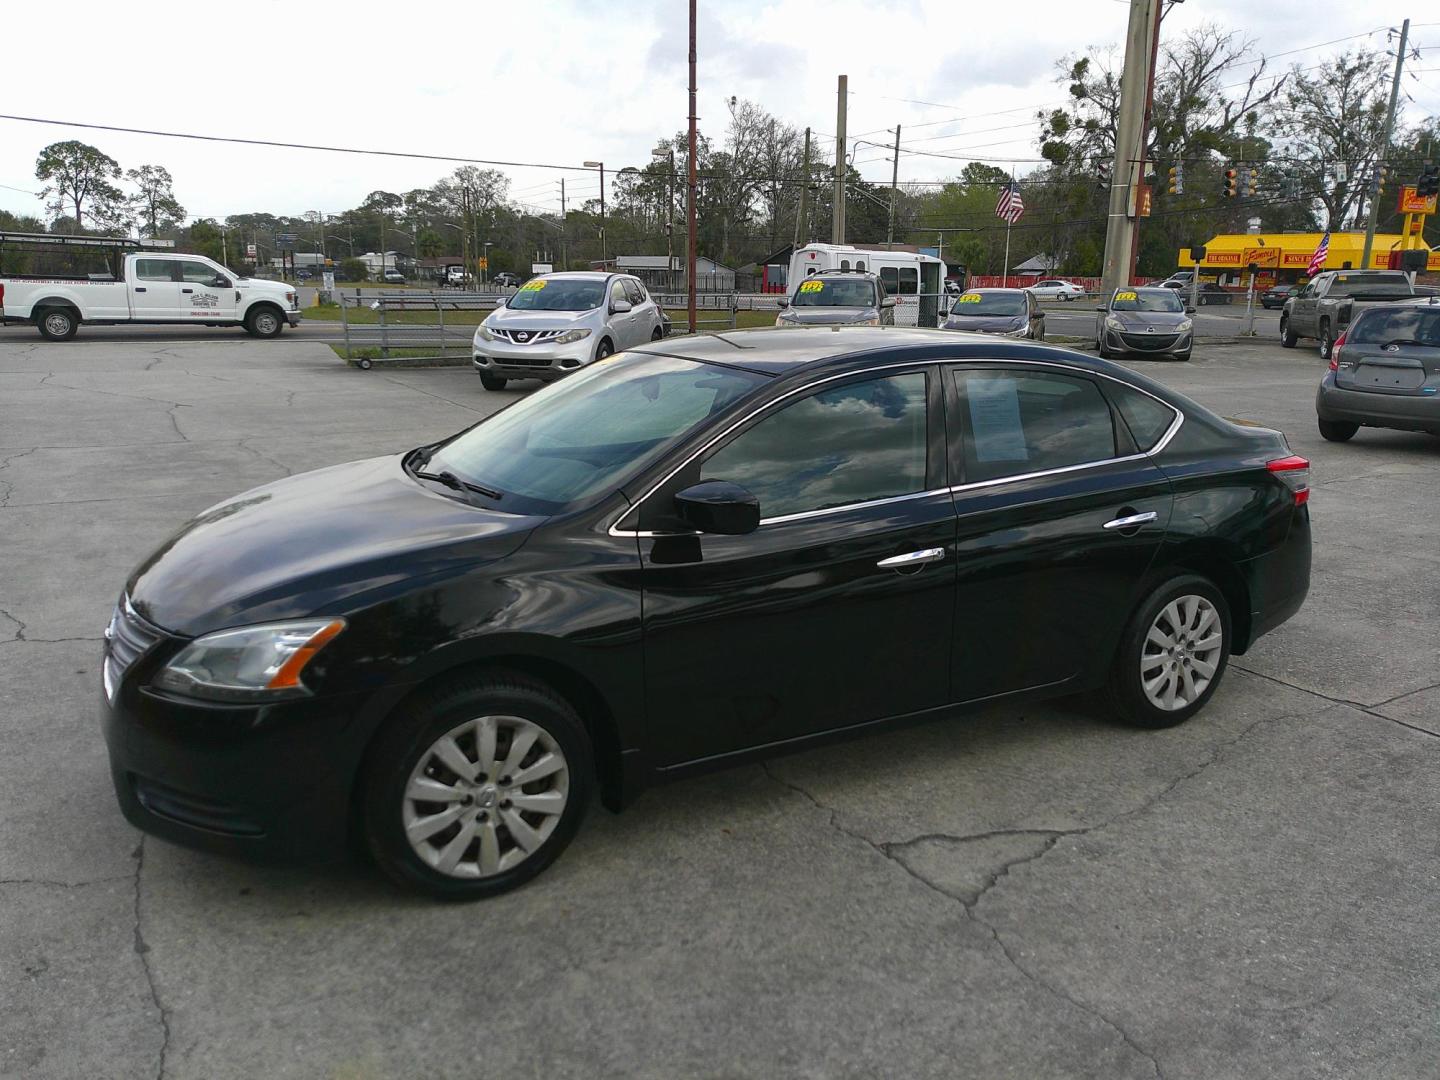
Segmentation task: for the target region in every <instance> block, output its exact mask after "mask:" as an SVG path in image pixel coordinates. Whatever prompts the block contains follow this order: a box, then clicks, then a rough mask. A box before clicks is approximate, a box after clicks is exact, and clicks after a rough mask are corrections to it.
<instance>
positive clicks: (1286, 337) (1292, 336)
mask: <svg viewBox="0 0 1440 1080" xmlns="http://www.w3.org/2000/svg"><path fill="white" fill-rule="evenodd" d="M1299 340H1300V335H1299V334H1296V333H1293V332H1291V330H1290V319H1289V318H1288V317H1287V316H1285V315H1281V316H1280V347H1281V348H1282V349H1293V348H1295V343H1296V342H1298V341H1299Z"/></svg>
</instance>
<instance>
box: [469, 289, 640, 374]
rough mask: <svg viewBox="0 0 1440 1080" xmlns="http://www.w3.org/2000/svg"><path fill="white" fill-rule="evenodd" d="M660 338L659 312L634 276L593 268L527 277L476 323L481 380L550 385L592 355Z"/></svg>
mask: <svg viewBox="0 0 1440 1080" xmlns="http://www.w3.org/2000/svg"><path fill="white" fill-rule="evenodd" d="M664 336H665V323H664V319H663V318H662V312H661V310H660V307H659V305H658V304H656V303H655V300H654V299H653V298H652V297H651V296H650V294H649V292H647V291H646V289H645V286H644V285H642V284H641V283H640V280H639V279H638V278H633V277H630V276H629V275H628V274H606V273H601V272H597V271H577V272H561V273H557V274H544V275H542V276H540V277H536V278H531V279H530V280H529V281H527V282H525V284H524V285H522V286H520V288H519V290H518V291H516V293H515V294H514V295H513V296H508V297H505V302H504V304H503V305H502V306H501V307H498V308H496V309H495V310H494V311H492V312H491V313H490V314H489V315H487V316H486V317H485V320H484V321H483V322H482V323H481V324H480V325H479V326H478V327H476V328H475V340H474V346H473V350H472V353H473V357H474V364H475V370H476V372H478V373H479V375H480V384H481V385H482V386H484V387H485V389H486V390H503V389H505V385H506V383H508V382H509V381H510V380H511V379H539V380H540V381H541V382H553V381H554V380H555V379H559V378H563V377H564V376H566V375H569V374H570V373H571V372H572V371H575V370H576V369H578V368H581V367H584V366H585V365H586V364H588V363H590V362H591V361H594V360H603V359H604V358H605V357H607V356H609V355H610V354H611V353H614V352H619V351H620V350H622V349H629V348H631V347H633V346H635V345H640V344H642V343H644V342H646V341H655V340H658V339H659V338H662V337H664Z"/></svg>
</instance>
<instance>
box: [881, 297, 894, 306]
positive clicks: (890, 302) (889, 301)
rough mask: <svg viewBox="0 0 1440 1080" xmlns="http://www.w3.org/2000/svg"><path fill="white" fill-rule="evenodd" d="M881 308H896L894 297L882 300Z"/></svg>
mask: <svg viewBox="0 0 1440 1080" xmlns="http://www.w3.org/2000/svg"><path fill="white" fill-rule="evenodd" d="M880 306H881V307H894V306H895V298H894V297H893V296H887V297H885V299H884V300H881V301H880Z"/></svg>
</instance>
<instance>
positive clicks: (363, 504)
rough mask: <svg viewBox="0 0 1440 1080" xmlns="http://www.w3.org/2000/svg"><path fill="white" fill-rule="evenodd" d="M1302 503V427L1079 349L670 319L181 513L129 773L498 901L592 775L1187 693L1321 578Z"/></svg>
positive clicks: (625, 798) (148, 798) (123, 643)
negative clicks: (546, 374) (456, 429)
mask: <svg viewBox="0 0 1440 1080" xmlns="http://www.w3.org/2000/svg"><path fill="white" fill-rule="evenodd" d="M1308 494H1309V491H1308V463H1307V462H1306V461H1305V460H1304V459H1302V458H1298V457H1295V456H1293V455H1292V454H1291V453H1290V451H1289V449H1288V448H1287V446H1286V444H1285V440H1284V438H1283V436H1281V435H1280V434H1279V433H1277V432H1274V431H1268V430H1264V429H1258V428H1241V427H1237V426H1235V425H1233V424H1230V423H1228V422H1227V421H1225V420H1223V419H1221V418H1219V417H1218V416H1216V415H1214V414H1213V413H1211V412H1209V411H1208V410H1207V409H1205V408H1203V407H1201V406H1199V405H1197V404H1195V403H1194V402H1192V401H1190V400H1188V399H1187V398H1185V397H1183V396H1181V395H1178V394H1176V393H1174V392H1173V391H1170V390H1167V389H1165V388H1163V387H1161V386H1159V385H1157V384H1156V383H1154V382H1151V381H1150V380H1148V379H1146V378H1144V377H1143V376H1140V375H1137V374H1135V373H1133V372H1131V371H1128V370H1126V369H1124V368H1121V367H1119V366H1117V365H1114V364H1109V363H1105V362H1103V361H1096V360H1095V359H1093V358H1089V357H1087V356H1085V355H1082V354H1080V353H1077V352H1073V351H1070V350H1065V349H1059V348H1053V347H1046V346H1044V345H1039V344H1035V343H1030V342H1021V341H1013V340H1005V339H1002V338H997V337H991V336H983V335H968V334H966V335H958V334H953V333H943V332H940V331H927V330H904V329H898V330H897V329H895V328H890V327H886V328H881V329H865V328H841V329H828V328H827V329H823V330H809V329H792V330H768V329H767V330H750V331H744V330H742V331H738V332H730V333H725V334H716V335H707V336H703V337H693V338H686V339H682V340H678V341H677V340H672V341H655V342H651V343H649V344H647V345H645V346H642V347H640V348H637V349H635V350H633V351H631V352H629V353H622V354H619V355H617V356H615V357H612V358H611V359H608V360H606V361H605V362H603V363H597V364H594V365H591V366H590V367H587V368H585V369H584V370H582V371H579V372H577V373H576V374H575V375H572V376H571V377H570V378H568V379H565V380H564V381H562V382H559V383H556V384H555V385H553V386H551V387H549V388H546V389H544V390H542V391H539V392H537V393H534V394H531V395H530V396H528V397H526V398H522V399H520V400H519V401H517V402H516V403H515V404H513V405H511V406H510V407H509V408H507V409H504V410H503V411H501V412H498V413H496V414H494V415H492V416H490V417H487V418H486V419H484V420H482V421H480V422H479V423H478V424H476V425H474V426H473V427H471V428H468V429H466V430H464V431H462V432H460V433H458V434H457V435H454V436H452V437H450V438H447V439H444V440H442V441H440V442H437V443H434V444H432V445H428V446H422V447H419V448H417V449H415V450H412V451H410V452H408V453H405V454H398V455H391V456H385V457H377V458H371V459H369V460H366V461H357V462H352V463H350V464H347V465H340V466H335V467H331V468H327V469H322V470H319V471H317V472H313V473H308V474H304V475H300V476H295V477H292V478H289V479H286V480H281V481H278V482H276V483H273V484H269V485H266V486H264V487H260V488H256V489H255V490H253V491H249V492H246V493H244V494H242V495H238V496H236V497H234V498H232V499H229V500H227V501H225V502H222V503H220V504H219V505H217V506H215V507H213V508H211V509H210V510H207V511H206V512H204V513H202V514H201V515H200V516H199V517H197V518H195V519H194V520H193V521H191V522H189V523H188V524H187V525H185V526H184V527H183V528H182V529H181V530H180V531H179V532H178V533H176V535H174V536H173V537H171V538H170V539H169V540H168V541H166V542H165V543H164V544H163V545H162V546H161V547H160V548H159V550H157V551H156V552H155V553H154V554H152V555H151V556H150V557H149V558H147V559H146V560H145V561H144V562H143V563H142V564H141V565H140V566H139V568H138V569H137V570H136V571H135V572H134V573H133V574H132V575H131V577H130V578H129V580H128V581H127V582H126V584H125V587H124V592H123V594H122V596H121V597H120V600H119V603H118V605H117V607H116V610H115V614H114V617H113V619H112V621H111V624H110V626H109V628H108V629H107V631H106V635H105V638H106V644H105V648H104V658H103V672H104V680H103V682H104V693H103V696H102V698H101V709H102V714H103V728H104V732H105V738H106V741H107V743H108V747H109V752H110V760H111V765H112V770H113V778H114V783H115V788H116V791H117V793H118V795H119V800H120V805H121V807H122V808H123V810H124V812H125V814H126V816H127V817H128V818H129V819H130V820H131V821H132V822H134V823H135V824H136V825H138V826H139V827H141V828H142V829H145V830H147V831H149V832H151V833H154V834H157V835H159V836H162V837H166V838H168V839H171V840H174V841H177V842H181V843H187V844H193V845H198V846H203V847H208V848H216V849H221V850H226V851H231V852H253V853H257V854H266V855H278V856H290V857H296V856H315V855H318V854H323V853H326V852H333V851H336V850H341V849H342V848H343V846H344V844H343V841H344V839H345V836H346V834H347V832H349V831H352V830H353V831H355V832H357V833H358V834H359V835H360V836H361V837H363V839H364V841H365V843H366V844H367V846H368V848H369V850H370V851H371V852H372V853H373V855H374V857H375V860H376V861H377V863H378V864H379V866H380V867H381V868H383V869H384V870H385V872H387V873H388V874H390V875H391V876H392V877H394V878H395V879H396V880H398V881H400V882H402V883H404V884H405V885H408V886H410V887H413V888H416V889H419V890H422V891H425V892H429V893H431V894H433V895H437V896H442V897H456V898H463V897H480V896H487V895H491V894H494V893H498V892H501V891H503V890H505V889H509V888H511V887H513V886H515V885H518V884H520V883H521V882H523V881H525V880H526V879H528V878H530V877H532V876H534V875H535V874H537V873H539V872H540V871H541V870H542V869H544V868H545V867H546V866H547V865H548V864H549V863H551V862H552V861H553V860H554V859H555V857H556V856H557V855H558V854H559V853H560V851H561V850H562V849H563V848H564V847H565V845H566V843H567V842H568V841H569V840H570V838H571V837H572V836H573V835H574V834H575V831H576V828H577V827H578V825H579V823H580V818H581V816H582V814H583V813H584V811H585V809H586V806H587V804H588V803H589V802H590V801H591V795H592V792H593V791H594V790H595V789H596V788H598V791H599V796H600V799H601V801H602V802H603V803H604V804H605V805H606V806H608V807H610V808H611V809H616V810H618V809H619V808H621V807H623V806H625V805H626V804H627V803H629V802H630V801H631V800H633V799H634V798H635V796H636V795H637V794H639V792H640V791H641V790H642V789H643V788H645V787H646V786H647V785H650V784H655V783H658V782H661V781H666V780H670V779H674V778H676V777H680V776H684V775H687V774H690V773H694V772H698V771H702V770H706V769H711V768H715V767H717V766H723V765H726V764H730V763H736V762H742V761H747V760H753V759H755V758H756V757H759V756H764V755H768V754H773V753H777V752H782V751H789V750H797V749H802V748H804V747H806V746H810V745H814V744H817V743H820V742H823V741H826V740H828V739H832V738H835V737H837V736H842V735H843V736H849V735H859V734H864V733H867V732H871V731H874V730H876V729H878V728H881V727H884V726H887V725H890V724H893V723H900V722H905V721H909V720H914V719H917V718H922V717H925V718H943V717H949V716H954V715H956V714H959V713H962V712H964V711H965V710H967V709H972V708H976V707H981V706H983V707H986V708H994V707H996V706H997V704H1004V705H1006V706H1008V707H1013V708H1021V707H1023V705H1022V703H1024V702H1026V701H1030V700H1034V699H1038V698H1045V697H1052V696H1055V695H1059V694H1072V693H1076V692H1079V691H1085V690H1089V689H1092V688H1100V687H1103V688H1105V689H1106V690H1107V692H1108V700H1109V701H1110V703H1111V707H1112V708H1113V710H1114V713H1115V715H1116V716H1118V717H1120V718H1123V719H1125V720H1127V721H1129V722H1130V723H1133V724H1136V725H1139V726H1141V727H1147V728H1160V727H1168V726H1170V725H1173V724H1178V723H1180V722H1182V721H1184V720H1187V719H1189V718H1190V717H1191V716H1193V715H1194V714H1195V713H1196V712H1197V711H1199V710H1200V709H1201V708H1202V707H1203V706H1204V705H1205V704H1206V702H1207V701H1209V700H1210V698H1211V697H1212V696H1213V695H1214V693H1215V691H1216V688H1217V687H1218V686H1219V684H1220V681H1221V678H1222V677H1223V675H1224V674H1225V670H1226V664H1227V661H1228V659H1229V657H1230V656H1232V655H1237V654H1240V653H1243V652H1244V651H1245V650H1246V649H1247V648H1249V647H1250V645H1251V644H1252V643H1253V642H1254V641H1255V640H1256V639H1257V638H1258V637H1259V636H1260V635H1262V634H1264V633H1265V632H1267V631H1268V630H1270V629H1272V628H1274V627H1275V626H1277V625H1279V624H1280V623H1281V622H1283V621H1284V620H1286V619H1287V618H1289V617H1290V616H1291V615H1292V614H1294V612H1295V611H1296V610H1297V609H1298V608H1299V607H1300V605H1301V603H1302V601H1303V600H1304V598H1305V594H1306V591H1307V589H1308V585H1309V576H1310V518H1309V508H1308V506H1307V505H1306V499H1307V496H1308Z"/></svg>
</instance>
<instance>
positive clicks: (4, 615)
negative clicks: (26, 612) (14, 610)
mask: <svg viewBox="0 0 1440 1080" xmlns="http://www.w3.org/2000/svg"><path fill="white" fill-rule="evenodd" d="M0 619H8V620H9V621H10V622H12V623H14V624H15V633H13V634H12V635H10V637H8V638H6V639H5V641H7V642H9V641H25V640H26V638H25V623H24V622H23V621H21V620H20V619H17V618H16V617H15V616H14V615H11V614H10V612H8V611H6V610H5V609H4V608H0Z"/></svg>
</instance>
